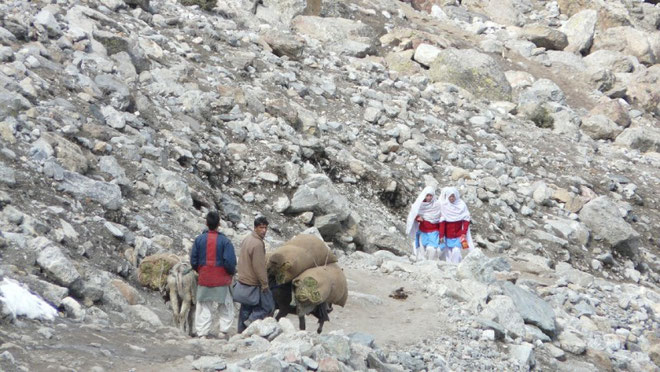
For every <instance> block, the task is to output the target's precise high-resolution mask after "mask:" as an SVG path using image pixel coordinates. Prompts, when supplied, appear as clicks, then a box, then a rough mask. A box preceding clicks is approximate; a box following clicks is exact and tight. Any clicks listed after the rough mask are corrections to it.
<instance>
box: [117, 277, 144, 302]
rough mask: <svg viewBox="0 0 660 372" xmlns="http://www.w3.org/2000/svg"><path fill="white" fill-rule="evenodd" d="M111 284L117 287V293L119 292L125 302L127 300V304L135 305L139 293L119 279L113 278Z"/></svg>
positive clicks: (138, 299) (138, 298)
mask: <svg viewBox="0 0 660 372" xmlns="http://www.w3.org/2000/svg"><path fill="white" fill-rule="evenodd" d="M111 283H112V285H114V286H115V288H117V290H118V291H119V293H121V295H122V296H124V298H125V299H126V302H128V304H129V305H137V304H138V302H139V301H140V294H139V293H138V291H137V290H136V289H135V288H133V287H131V286H130V285H128V284H127V283H125V282H123V281H121V280H119V279H114V280H113V281H112V282H111Z"/></svg>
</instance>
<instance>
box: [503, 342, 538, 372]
mask: <svg viewBox="0 0 660 372" xmlns="http://www.w3.org/2000/svg"><path fill="white" fill-rule="evenodd" d="M509 355H510V356H511V359H513V360H515V361H517V362H518V364H519V365H520V366H522V367H523V370H524V369H526V368H533V367H534V366H535V365H536V360H535V359H534V347H533V346H532V344H530V343H527V342H523V343H522V344H520V345H511V346H509Z"/></svg>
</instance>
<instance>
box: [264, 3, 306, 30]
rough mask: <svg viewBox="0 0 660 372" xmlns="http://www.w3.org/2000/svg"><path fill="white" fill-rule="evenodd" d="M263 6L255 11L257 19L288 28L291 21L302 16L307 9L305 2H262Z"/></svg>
mask: <svg viewBox="0 0 660 372" xmlns="http://www.w3.org/2000/svg"><path fill="white" fill-rule="evenodd" d="M261 4H262V5H263V6H259V7H257V9H256V16H257V18H259V19H261V20H264V21H266V22H268V23H270V24H273V25H278V24H281V25H284V26H286V27H288V26H289V24H290V23H291V20H292V19H293V18H295V17H296V16H298V15H301V14H303V12H304V11H305V8H306V7H307V1H305V0H263V2H261Z"/></svg>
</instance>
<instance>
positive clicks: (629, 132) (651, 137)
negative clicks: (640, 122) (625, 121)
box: [614, 127, 660, 152]
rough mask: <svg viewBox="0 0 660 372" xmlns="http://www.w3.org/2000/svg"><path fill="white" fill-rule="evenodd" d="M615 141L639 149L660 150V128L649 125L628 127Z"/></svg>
mask: <svg viewBox="0 0 660 372" xmlns="http://www.w3.org/2000/svg"><path fill="white" fill-rule="evenodd" d="M614 143H615V144H617V145H621V146H627V147H629V148H631V149H637V150H639V151H654V152H660V130H658V129H655V128H648V127H636V128H627V129H625V130H624V131H623V132H622V133H621V134H620V135H619V136H618V137H617V138H616V140H615V141H614Z"/></svg>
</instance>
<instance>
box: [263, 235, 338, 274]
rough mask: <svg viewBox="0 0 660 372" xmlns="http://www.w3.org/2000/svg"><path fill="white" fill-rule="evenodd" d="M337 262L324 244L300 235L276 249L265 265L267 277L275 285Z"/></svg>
mask: <svg viewBox="0 0 660 372" xmlns="http://www.w3.org/2000/svg"><path fill="white" fill-rule="evenodd" d="M335 262H337V257H336V256H335V255H334V254H333V253H332V252H331V251H330V248H328V246H327V245H326V244H325V242H324V241H323V240H321V239H319V238H318V237H316V236H314V235H309V234H301V235H297V236H296V237H294V238H293V239H291V240H289V241H288V242H286V243H284V245H282V246H281V247H279V248H277V249H276V250H275V251H274V252H273V253H272V254H271V255H270V257H269V259H268V263H267V270H268V275H269V276H271V277H273V278H275V281H276V283H277V284H284V283H288V282H290V281H292V280H293V279H294V278H296V277H297V276H298V275H300V274H301V273H302V272H304V271H305V270H307V269H310V268H313V267H317V266H325V265H328V264H332V263H335Z"/></svg>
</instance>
